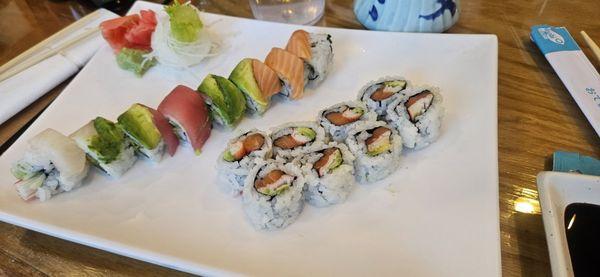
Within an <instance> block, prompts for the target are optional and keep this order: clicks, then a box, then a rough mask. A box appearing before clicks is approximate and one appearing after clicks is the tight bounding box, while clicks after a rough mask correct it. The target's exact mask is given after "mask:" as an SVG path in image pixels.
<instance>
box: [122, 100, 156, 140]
mask: <svg viewBox="0 0 600 277" xmlns="http://www.w3.org/2000/svg"><path fill="white" fill-rule="evenodd" d="M117 122H118V123H119V125H120V126H121V127H122V128H123V130H125V132H127V134H129V135H130V136H131V137H133V138H134V140H133V142H134V143H135V144H140V146H141V147H143V148H146V149H154V148H156V147H157V146H158V144H159V143H160V140H161V139H162V136H161V134H160V131H159V130H158V128H156V126H155V125H154V120H153V116H152V113H151V112H150V111H149V110H148V108H146V107H144V106H142V105H140V104H133V105H132V106H131V107H130V108H129V110H127V111H126V112H124V113H123V114H121V115H120V116H119V118H118V119H117Z"/></svg>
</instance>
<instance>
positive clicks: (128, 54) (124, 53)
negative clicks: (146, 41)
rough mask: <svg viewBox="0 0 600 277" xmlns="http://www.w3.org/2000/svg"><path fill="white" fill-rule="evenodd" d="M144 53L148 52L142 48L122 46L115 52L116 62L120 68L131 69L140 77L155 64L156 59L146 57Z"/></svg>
mask: <svg viewBox="0 0 600 277" xmlns="http://www.w3.org/2000/svg"><path fill="white" fill-rule="evenodd" d="M146 54H148V52H146V51H143V50H137V49H130V48H123V49H121V51H120V52H119V54H117V64H118V65H119V67H120V68H122V69H125V70H129V71H132V72H133V73H135V75H137V76H140V77H141V76H142V75H144V73H146V71H148V69H150V67H153V66H154V65H155V64H156V59H154V58H149V57H146Z"/></svg>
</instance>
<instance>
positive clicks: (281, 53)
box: [265, 48, 304, 99]
mask: <svg viewBox="0 0 600 277" xmlns="http://www.w3.org/2000/svg"><path fill="white" fill-rule="evenodd" d="M265 64H266V65H267V66H269V67H270V68H272V69H273V70H274V71H275V72H277V75H278V76H279V77H280V78H281V79H284V80H286V81H287V82H288V84H289V86H290V87H291V90H292V92H291V95H289V97H290V98H291V99H300V98H302V96H303V95H304V62H303V61H302V60H301V59H300V58H298V56H296V55H294V54H292V53H290V52H288V51H285V50H283V49H281V48H273V49H271V52H269V55H267V58H266V59H265Z"/></svg>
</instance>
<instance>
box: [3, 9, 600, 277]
mask: <svg viewBox="0 0 600 277" xmlns="http://www.w3.org/2000/svg"><path fill="white" fill-rule="evenodd" d="M194 2H195V4H196V5H198V6H199V7H200V8H201V9H203V10H206V11H209V12H214V13H221V14H227V15H234V16H241V17H252V14H251V12H250V8H249V6H248V4H247V1H245V0H238V1H234V0H201V1H194ZM461 2H462V3H461V4H462V15H461V18H460V21H459V22H458V24H457V25H456V26H454V27H452V28H451V29H450V30H449V32H450V33H474V34H480V33H491V34H496V35H497V36H498V43H499V55H500V57H499V74H498V79H499V91H498V105H499V109H498V110H499V112H498V113H499V114H498V121H499V122H498V123H499V130H498V136H499V138H498V139H499V145H498V147H499V151H500V155H499V157H500V160H499V163H500V172H499V174H500V202H499V205H500V228H501V241H502V271H503V273H504V275H507V276H513V275H526V276H548V275H549V274H550V265H549V260H548V251H547V248H546V240H545V235H544V228H543V225H542V218H541V216H540V215H539V214H525V213H518V212H515V209H514V200H515V199H516V198H517V197H521V196H529V197H535V196H536V185H535V178H536V174H537V173H538V172H540V171H542V170H544V168H547V165H548V158H549V156H550V155H551V154H552V153H553V151H555V150H567V151H574V152H579V153H581V154H584V155H589V156H593V157H596V158H600V139H599V138H598V136H597V135H596V134H595V133H594V131H593V129H592V127H591V126H590V124H589V123H588V122H587V120H586V119H585V117H584V116H583V114H582V113H581V111H580V110H579V108H578V107H577V105H576V104H575V102H574V101H573V99H572V98H571V96H570V95H569V93H568V92H567V90H566V89H565V88H564V86H563V85H562V83H561V82H560V80H559V79H558V77H557V76H556V75H555V74H554V71H553V70H552V68H551V67H550V65H549V64H548V63H547V62H546V60H545V59H544V57H543V56H542V55H541V53H540V51H539V50H538V49H537V48H536V46H535V45H533V44H532V43H531V42H530V40H529V28H530V27H531V26H532V25H535V24H541V23H546V24H551V25H558V26H566V27H567V28H568V29H569V30H570V31H571V33H572V34H573V35H574V36H575V39H576V40H577V42H578V43H579V44H580V45H581V46H582V47H583V46H584V45H585V44H584V43H583V40H582V39H581V37H580V36H579V35H578V32H579V30H586V31H587V32H588V34H589V35H590V36H591V37H592V38H594V39H596V41H600V20H596V19H595V18H597V12H598V11H600V1H589V0H571V1H548V0H532V1H522V0H503V1H495V0H488V1H485V0H463V1H461ZM93 9H94V8H93V6H91V5H90V4H88V3H87V2H85V1H68V0H67V1H64V0H63V1H45V0H44V1H42V0H0V30H2V32H0V64H2V63H5V62H7V61H8V60H10V59H11V58H12V57H14V56H16V55H17V54H18V53H20V52H22V51H24V50H26V49H27V48H29V47H31V46H33V45H34V44H35V43H36V42H38V41H41V40H42V39H44V38H45V37H48V36H49V35H51V34H52V33H54V32H56V31H58V30H59V29H61V28H62V27H64V26H66V25H68V24H69V23H71V22H73V21H74V20H76V18H78V17H81V16H83V15H85V14H87V13H89V12H91V11H92V10H93ZM16 22H19V24H15V23H16ZM9 24H10V25H12V26H20V27H18V28H16V29H17V30H16V31H5V30H8V29H7V26H8V25H9ZM318 25H321V26H331V27H343V28H354V29H360V28H362V26H361V25H360V24H359V23H358V22H357V21H356V19H355V18H354V14H353V12H352V1H351V0H327V9H326V13H325V17H324V18H323V19H322V20H321V21H320V22H319V23H318ZM23 26H25V27H23ZM583 48H584V51H585V52H586V54H588V56H589V57H591V52H590V51H589V49H588V48H587V47H583ZM594 65H595V66H596V68H600V65H599V64H598V62H596V61H594ZM66 83H68V81H67V82H65V83H63V84H62V85H60V86H59V87H58V88H56V89H54V90H53V91H52V92H50V93H48V94H47V95H46V96H44V97H42V98H41V99H39V100H38V101H37V102H35V103H33V104H32V105H31V106H29V107H28V108H27V109H25V110H23V111H22V112H21V113H19V114H17V115H16V116H15V117H13V118H12V119H10V120H9V121H8V122H6V123H4V124H2V125H0V153H2V152H3V151H4V150H5V149H6V148H7V147H8V146H9V145H10V144H11V143H12V141H13V140H14V138H15V137H18V136H19V134H20V131H21V130H23V129H25V128H26V127H27V125H28V123H29V122H31V121H32V120H33V119H35V117H36V116H37V115H38V114H39V113H40V112H41V111H42V110H43V109H44V108H45V107H46V106H47V105H48V104H49V103H51V102H52V100H53V99H54V98H55V97H56V96H58V95H59V94H60V92H61V91H62V89H63V88H64V86H65V84H66ZM3 174H6V173H3ZM0 234H1V235H0V276H1V275H4V274H6V275H9V276H15V275H65V274H94V275H96V274H103V275H140V274H144V275H167V274H168V275H178V274H183V273H180V272H176V271H173V270H169V269H165V268H161V267H158V266H155V265H151V264H147V263H143V262H140V261H136V260H133V259H129V258H125V257H122V256H118V255H114V254H110V253H107V252H104V251H100V250H96V249H93V248H89V247H86V246H81V245H78V244H75V243H72V242H68V241H64V240H60V239H56V238H53V237H49V236H46V235H43V234H40V233H36V232H33V231H28V230H25V229H22V228H20V227H16V226H13V225H9V224H4V223H0Z"/></svg>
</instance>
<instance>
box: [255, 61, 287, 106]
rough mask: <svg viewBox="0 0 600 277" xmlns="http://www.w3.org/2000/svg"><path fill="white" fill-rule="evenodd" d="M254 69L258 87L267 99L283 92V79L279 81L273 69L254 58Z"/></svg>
mask: <svg viewBox="0 0 600 277" xmlns="http://www.w3.org/2000/svg"><path fill="white" fill-rule="evenodd" d="M252 71H253V72H254V79H255V80H256V83H257V84H258V88H259V89H260V91H261V92H262V94H263V97H264V98H265V99H269V98H271V96H273V95H275V94H277V93H279V92H281V81H279V77H277V73H275V71H273V69H271V68H270V67H268V66H267V65H266V64H264V63H262V62H261V61H259V60H257V59H252Z"/></svg>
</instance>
